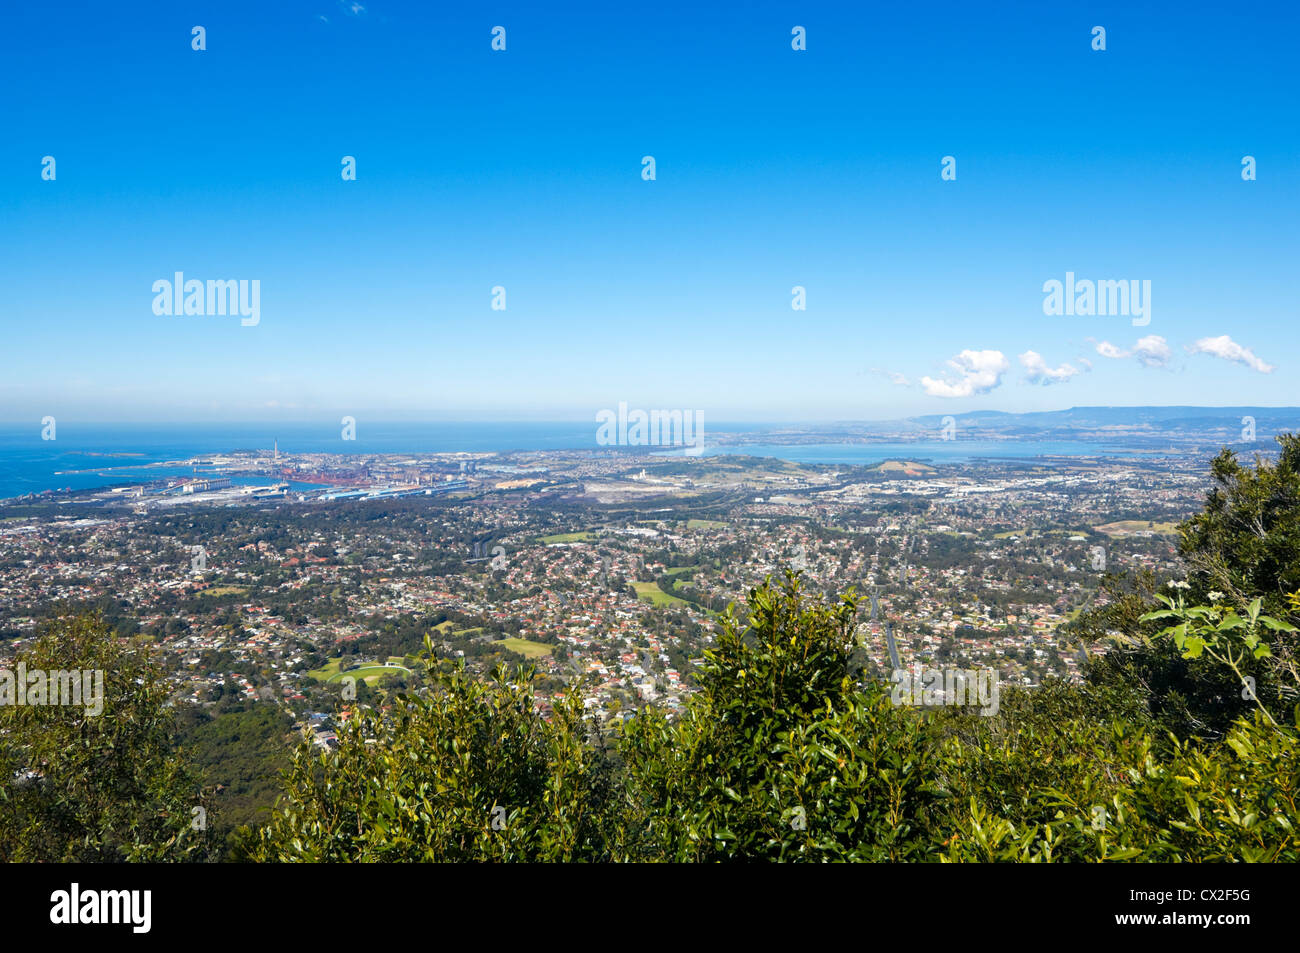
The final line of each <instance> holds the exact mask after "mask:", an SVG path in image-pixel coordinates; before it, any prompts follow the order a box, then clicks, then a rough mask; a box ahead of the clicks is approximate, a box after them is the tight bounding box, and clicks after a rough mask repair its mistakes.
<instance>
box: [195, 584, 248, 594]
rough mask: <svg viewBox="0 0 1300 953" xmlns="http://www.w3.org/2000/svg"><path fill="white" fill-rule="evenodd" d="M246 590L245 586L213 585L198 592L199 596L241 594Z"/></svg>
mask: <svg viewBox="0 0 1300 953" xmlns="http://www.w3.org/2000/svg"><path fill="white" fill-rule="evenodd" d="M247 592H248V587H247V586H213V587H212V588H211V589H204V590H203V591H202V592H200V593H199V595H201V596H242V595H244V594H245V593H247Z"/></svg>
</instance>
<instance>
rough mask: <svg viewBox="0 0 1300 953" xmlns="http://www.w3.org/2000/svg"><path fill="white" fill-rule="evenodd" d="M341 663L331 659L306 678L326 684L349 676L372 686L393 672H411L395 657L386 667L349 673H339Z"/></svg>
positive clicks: (375, 667) (374, 666) (355, 669)
mask: <svg viewBox="0 0 1300 953" xmlns="http://www.w3.org/2000/svg"><path fill="white" fill-rule="evenodd" d="M342 661H343V659H342V657H341V656H340V657H338V658H332V659H330V660H329V661H328V662H326V663H325V664H324V665H323V666H321V667H320V668H318V669H315V670H313V671H310V672H308V673H307V676H308V677H309V678H314V679H315V680H316V681H318V682H325V683H327V684H328V683H330V682H337V681H339V680H340V679H342V678H344V677H348V676H350V677H352V678H355V679H358V680H360V681H363V682H366V683H367V684H369V685H373V684H375V682H377V681H379V680H380V679H381V678H383V677H384V676H385V675H392V674H393V673H395V672H405V673H406V674H407V675H410V674H411V670H410V669H409V668H407V667H406V666H405V665H402V664H401V662H402V659H400V658H398V657H397V656H395V655H394V656H391V657H390V658H389V660H388V662H389V664H387V665H364V666H362V667H361V668H354V669H352V670H351V671H349V672H340V671H339V663H340V662H342Z"/></svg>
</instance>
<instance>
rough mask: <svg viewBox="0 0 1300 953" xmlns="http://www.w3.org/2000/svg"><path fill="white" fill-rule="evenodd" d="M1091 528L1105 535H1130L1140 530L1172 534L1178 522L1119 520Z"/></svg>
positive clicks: (1166, 534) (1176, 529)
mask: <svg viewBox="0 0 1300 953" xmlns="http://www.w3.org/2000/svg"><path fill="white" fill-rule="evenodd" d="M1093 529H1095V530H1096V531H1097V532H1099V533H1105V534H1106V535H1107V536H1132V535H1133V534H1134V533H1141V532H1151V533H1158V534H1159V535H1161V536H1173V535H1174V534H1175V533H1176V532H1177V531H1178V524H1177V523H1154V524H1151V525H1148V524H1147V521H1146V520H1119V521H1118V522H1115V523H1103V524H1102V525H1101V526H1094V527H1093Z"/></svg>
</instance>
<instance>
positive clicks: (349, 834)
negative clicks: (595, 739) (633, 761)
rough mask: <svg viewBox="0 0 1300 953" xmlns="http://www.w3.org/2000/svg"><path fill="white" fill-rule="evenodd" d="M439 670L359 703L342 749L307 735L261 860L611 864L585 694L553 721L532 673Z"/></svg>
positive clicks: (564, 704) (559, 709)
mask: <svg viewBox="0 0 1300 953" xmlns="http://www.w3.org/2000/svg"><path fill="white" fill-rule="evenodd" d="M429 673H430V677H431V678H433V679H436V680H437V681H438V683H439V685H438V688H439V690H438V691H436V692H435V693H434V694H432V695H430V696H428V697H418V696H398V697H396V698H395V699H394V700H393V703H392V706H391V708H390V709H389V710H387V711H376V710H362V711H358V712H356V713H355V715H354V717H352V718H350V719H349V720H348V723H347V724H346V725H345V726H344V727H343V728H342V729H341V730H340V731H339V734H338V741H339V745H338V750H337V751H334V752H325V753H319V754H318V753H316V751H314V750H313V748H312V746H311V745H310V744H308V743H304V744H303V746H302V747H301V748H300V750H299V751H298V752H297V754H296V756H295V758H294V762H293V766H292V768H291V769H290V771H289V773H288V776H287V777H286V779H285V792H284V798H283V801H282V803H281V805H280V807H279V809H278V810H277V812H276V814H275V816H274V818H273V819H272V821H271V823H270V824H269V825H268V826H267V827H266V828H265V829H264V830H263V831H262V832H261V835H260V842H259V843H258V844H257V845H256V847H255V848H254V849H253V855H254V857H255V859H258V860H263V861H330V862H340V861H358V862H360V861H465V860H498V861H507V860H527V861H572V860H599V859H606V858H607V857H608V856H609V854H608V851H607V849H606V846H605V844H606V839H607V838H606V837H605V836H604V824H605V817H604V803H605V794H604V786H603V778H602V772H601V764H600V761H599V753H598V751H597V750H596V749H594V748H592V747H591V746H589V745H588V744H586V737H585V735H586V732H585V729H584V724H583V720H582V715H583V708H582V702H581V699H580V698H579V696H578V695H577V693H576V692H570V693H569V694H567V695H566V696H564V698H563V699H562V700H561V701H560V703H559V704H557V705H556V707H555V709H554V712H553V714H552V717H551V718H550V719H549V720H548V719H546V718H543V717H542V716H541V715H540V714H539V713H538V711H537V709H536V707H535V705H534V698H533V692H532V685H531V683H532V672H531V670H528V669H518V670H516V671H514V672H513V673H510V672H507V671H506V670H505V669H504V668H501V667H498V668H497V669H496V670H495V671H494V672H493V674H492V677H491V679H490V680H488V681H478V680H475V679H473V678H471V677H469V676H468V675H467V674H466V673H465V671H464V670H463V668H456V669H454V670H452V671H451V672H450V673H442V672H440V671H439V670H438V669H437V668H436V667H435V666H432V665H431V666H430V667H429Z"/></svg>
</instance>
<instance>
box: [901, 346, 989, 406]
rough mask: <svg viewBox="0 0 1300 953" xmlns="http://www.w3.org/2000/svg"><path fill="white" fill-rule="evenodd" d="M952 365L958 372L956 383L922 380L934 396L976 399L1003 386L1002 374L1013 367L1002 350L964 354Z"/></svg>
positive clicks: (951, 362) (954, 360)
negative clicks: (975, 397) (1000, 385)
mask: <svg viewBox="0 0 1300 953" xmlns="http://www.w3.org/2000/svg"><path fill="white" fill-rule="evenodd" d="M948 366H949V367H951V368H952V369H953V370H955V371H956V372H957V378H956V380H938V379H936V378H933V377H922V378H921V386H922V387H924V388H925V392H926V393H927V394H929V395H930V396H931V397H972V396H974V395H975V394H987V393H988V392H989V391H991V390H993V388H995V387H997V386H998V385H999V384H1001V383H1002V375H1003V374H1004V373H1005V372H1006V370H1007V368H1008V367H1010V366H1011V365H1010V364H1009V363H1008V362H1007V359H1006V357H1005V356H1003V354H1002V352H1001V351H971V350H966V351H962V352H961V353H960V354H958V355H957V356H956V357H954V358H953V359H952V360H950V361H948Z"/></svg>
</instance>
